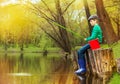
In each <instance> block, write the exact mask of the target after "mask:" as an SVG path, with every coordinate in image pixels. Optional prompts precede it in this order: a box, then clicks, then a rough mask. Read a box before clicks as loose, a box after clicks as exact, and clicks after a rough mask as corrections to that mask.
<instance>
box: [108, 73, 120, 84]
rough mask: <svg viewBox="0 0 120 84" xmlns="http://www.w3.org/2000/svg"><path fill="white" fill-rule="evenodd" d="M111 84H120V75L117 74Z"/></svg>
mask: <svg viewBox="0 0 120 84" xmlns="http://www.w3.org/2000/svg"><path fill="white" fill-rule="evenodd" d="M109 84H120V74H118V73H115V74H114V75H113V77H112V78H111V80H110V82H109Z"/></svg>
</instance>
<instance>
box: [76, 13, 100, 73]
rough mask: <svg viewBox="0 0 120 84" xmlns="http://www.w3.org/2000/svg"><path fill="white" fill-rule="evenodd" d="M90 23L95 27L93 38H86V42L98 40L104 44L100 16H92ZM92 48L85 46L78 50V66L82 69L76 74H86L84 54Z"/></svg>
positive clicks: (89, 19)
mask: <svg viewBox="0 0 120 84" xmlns="http://www.w3.org/2000/svg"><path fill="white" fill-rule="evenodd" d="M88 21H89V22H90V24H91V26H93V29H92V33H91V36H90V37H88V38H85V40H86V41H90V40H94V39H98V40H99V43H102V30H101V28H100V26H99V25H98V16H97V15H91V16H90V17H89V18H88ZM89 48H90V45H89V44H86V45H84V46H83V47H82V48H81V49H79V50H78V52H77V53H78V64H79V67H80V69H78V70H77V71H75V73H76V74H82V73H85V72H86V62H85V57H84V54H85V52H86V50H87V49H89Z"/></svg>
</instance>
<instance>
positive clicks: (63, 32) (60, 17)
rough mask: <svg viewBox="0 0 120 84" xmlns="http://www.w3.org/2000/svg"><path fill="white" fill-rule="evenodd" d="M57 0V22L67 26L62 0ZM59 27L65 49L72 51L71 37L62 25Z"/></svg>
mask: <svg viewBox="0 0 120 84" xmlns="http://www.w3.org/2000/svg"><path fill="white" fill-rule="evenodd" d="M55 1H56V9H57V15H56V22H57V23H58V24H60V25H62V26H64V27H66V23H65V19H64V17H63V14H62V10H61V6H60V1H59V0H55ZM58 28H59V32H60V36H61V39H62V44H63V45H64V51H65V52H68V53H71V45H70V41H69V37H68V34H67V31H66V29H63V28H61V27H60V26H58Z"/></svg>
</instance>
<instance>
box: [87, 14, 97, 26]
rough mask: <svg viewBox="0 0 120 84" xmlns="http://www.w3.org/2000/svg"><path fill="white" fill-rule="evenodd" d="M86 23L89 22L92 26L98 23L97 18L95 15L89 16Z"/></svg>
mask: <svg viewBox="0 0 120 84" xmlns="http://www.w3.org/2000/svg"><path fill="white" fill-rule="evenodd" d="M88 21H89V22H90V24H91V26H94V25H95V24H97V23H98V16H97V15H91V16H90V17H89V18H88Z"/></svg>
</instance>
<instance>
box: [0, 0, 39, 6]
mask: <svg viewBox="0 0 120 84" xmlns="http://www.w3.org/2000/svg"><path fill="white" fill-rule="evenodd" d="M40 1H41V0H7V1H4V2H1V3H0V6H6V5H9V4H26V3H27V2H31V3H33V4H36V3H38V2H40Z"/></svg>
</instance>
